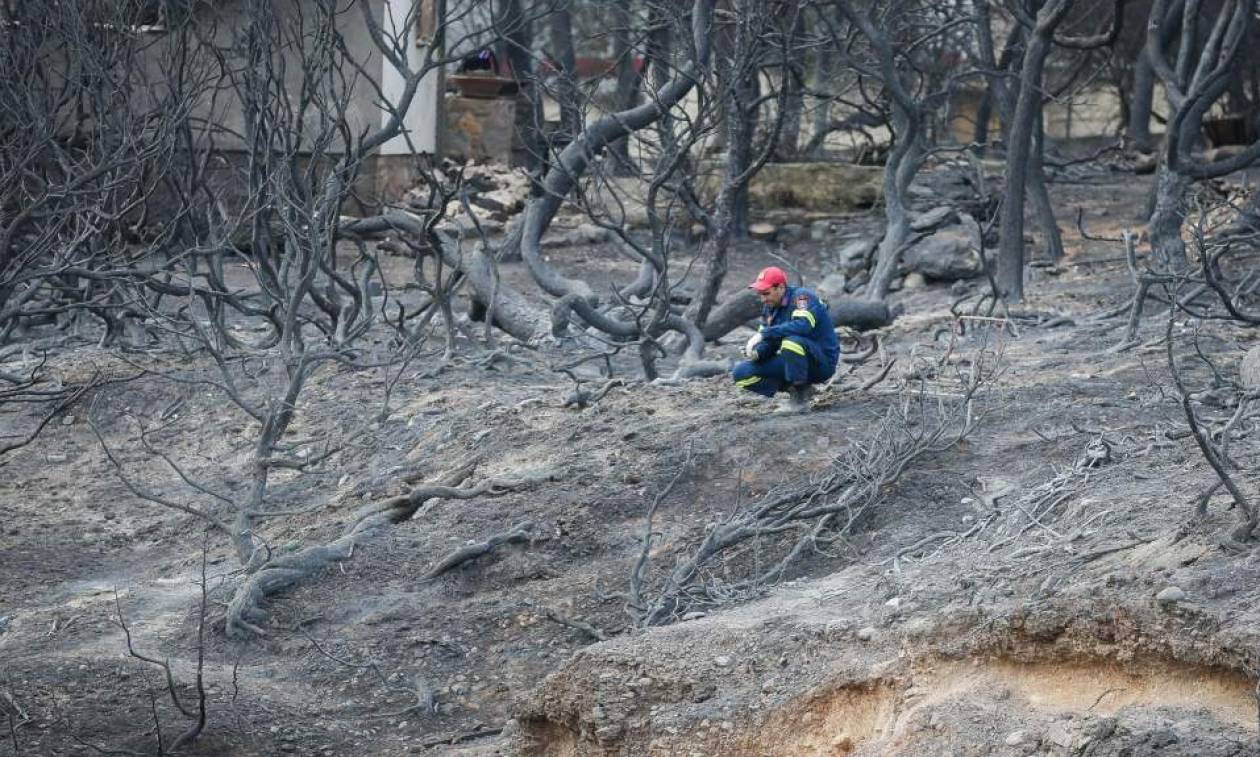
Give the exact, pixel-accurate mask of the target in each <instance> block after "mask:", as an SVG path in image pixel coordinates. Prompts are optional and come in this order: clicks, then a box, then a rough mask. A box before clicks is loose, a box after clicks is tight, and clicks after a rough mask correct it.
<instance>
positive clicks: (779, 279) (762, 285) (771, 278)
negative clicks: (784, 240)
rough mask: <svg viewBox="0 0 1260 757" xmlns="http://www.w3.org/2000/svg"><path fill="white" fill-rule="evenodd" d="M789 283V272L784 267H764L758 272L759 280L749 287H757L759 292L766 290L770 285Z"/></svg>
mask: <svg viewBox="0 0 1260 757" xmlns="http://www.w3.org/2000/svg"><path fill="white" fill-rule="evenodd" d="M786 283H787V274H786V273H784V272H783V269H782V268H775V267H774V266H770V267H769V268H762V269H761V273H759V274H757V280H756V281H754V282H753V283H751V284H749V285H748V288H749V289H756V290H757V291H758V292H765V291H767V290H769V289H770V287H773V286H778V285H779V284H786Z"/></svg>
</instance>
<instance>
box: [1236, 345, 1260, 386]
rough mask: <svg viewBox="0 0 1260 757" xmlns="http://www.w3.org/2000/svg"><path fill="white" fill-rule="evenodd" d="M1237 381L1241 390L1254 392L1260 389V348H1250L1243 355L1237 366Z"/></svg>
mask: <svg viewBox="0 0 1260 757" xmlns="http://www.w3.org/2000/svg"><path fill="white" fill-rule="evenodd" d="M1238 380H1239V381H1240V382H1241V383H1242V387H1243V389H1246V390H1247V391H1249V392H1254V391H1256V390H1257V389H1260V347H1252V348H1251V349H1249V350H1247V354H1246V355H1243V359H1242V363H1241V364H1239V366H1238Z"/></svg>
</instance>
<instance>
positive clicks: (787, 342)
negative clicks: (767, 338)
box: [779, 339, 805, 357]
mask: <svg viewBox="0 0 1260 757" xmlns="http://www.w3.org/2000/svg"><path fill="white" fill-rule="evenodd" d="M783 350H787V351H788V352H795V353H796V354H798V355H800V356H801V357H805V348H804V347H802V346H801V345H799V344H797V343H796V342H793V341H792V340H791V339H784V340H783V341H782V342H780V343H779V352H782V351H783Z"/></svg>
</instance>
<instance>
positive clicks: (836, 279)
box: [814, 273, 848, 302]
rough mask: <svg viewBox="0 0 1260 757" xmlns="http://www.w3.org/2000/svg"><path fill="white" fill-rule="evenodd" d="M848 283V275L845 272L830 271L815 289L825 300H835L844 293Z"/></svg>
mask: <svg viewBox="0 0 1260 757" xmlns="http://www.w3.org/2000/svg"><path fill="white" fill-rule="evenodd" d="M847 283H848V277H846V276H845V275H844V274H843V273H829V274H827V275H826V276H824V277H823V280H822V281H820V282H819V283H818V286H816V287H814V291H816V292H817V293H818V296H819V297H821V298H822V300H823V302H834V301H835V300H837V299H839V298H840V297H841V296H842V295H843V294H844V285H845V284H847Z"/></svg>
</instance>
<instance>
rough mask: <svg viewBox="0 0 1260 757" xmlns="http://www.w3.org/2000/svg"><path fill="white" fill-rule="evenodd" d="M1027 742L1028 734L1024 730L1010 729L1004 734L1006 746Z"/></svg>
mask: <svg viewBox="0 0 1260 757" xmlns="http://www.w3.org/2000/svg"><path fill="white" fill-rule="evenodd" d="M1027 743H1028V734H1027V733H1025V732H1024V731H1011V732H1010V733H1008V734H1007V735H1006V745H1007V746H1019V745H1021V744H1027Z"/></svg>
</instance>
